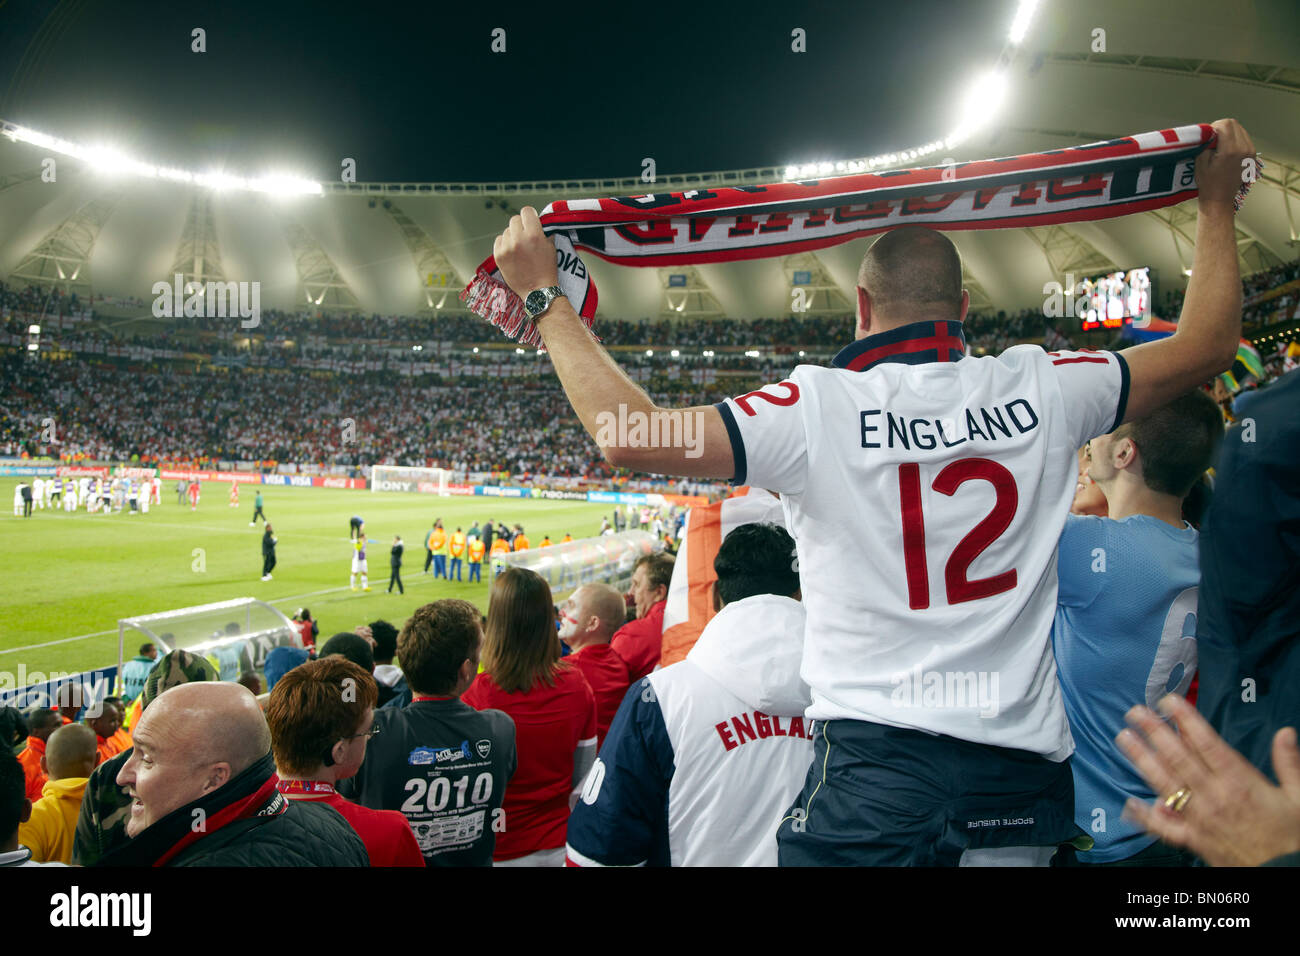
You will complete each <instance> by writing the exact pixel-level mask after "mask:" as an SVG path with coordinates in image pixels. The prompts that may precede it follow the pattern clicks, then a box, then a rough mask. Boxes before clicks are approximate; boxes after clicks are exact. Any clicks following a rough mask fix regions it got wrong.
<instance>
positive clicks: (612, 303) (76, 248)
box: [0, 0, 1300, 318]
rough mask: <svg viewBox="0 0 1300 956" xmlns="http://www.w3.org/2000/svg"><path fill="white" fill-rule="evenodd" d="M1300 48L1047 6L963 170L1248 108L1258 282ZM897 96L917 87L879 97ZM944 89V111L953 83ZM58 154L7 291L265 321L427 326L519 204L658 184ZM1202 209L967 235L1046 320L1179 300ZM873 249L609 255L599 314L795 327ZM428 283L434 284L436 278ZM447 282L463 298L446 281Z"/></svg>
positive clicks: (16, 251) (14, 157)
mask: <svg viewBox="0 0 1300 956" xmlns="http://www.w3.org/2000/svg"><path fill="white" fill-rule="evenodd" d="M1166 7H1167V8H1166ZM1101 25H1104V29H1105V31H1106V49H1107V52H1105V53H1094V52H1092V49H1091V47H1092V46H1093V45H1094V42H1095V38H1094V30H1095V28H1096V27H1098V26H1101ZM1298 36H1300V6H1297V5H1296V4H1294V3H1288V2H1278V3H1255V4H1246V5H1224V4H1221V3H1218V2H1215V0H1190V2H1181V3H1179V4H1177V5H1165V6H1162V5H1157V4H1152V3H1145V2H1139V3H1129V2H1114V3H1105V4H1098V5H1088V6H1086V7H1085V6H1084V5H1075V4H1069V5H1064V4H1062V5H1052V6H1050V7H1047V8H1044V9H1043V10H1040V11H1039V14H1038V20H1036V21H1035V22H1034V23H1033V25H1032V27H1031V29H1030V32H1029V35H1028V37H1027V38H1026V40H1025V42H1024V46H1023V47H1021V48H1019V49H1016V50H1014V51H1013V52H1012V59H1011V63H1010V67H1009V76H1010V80H1011V83H1010V88H1009V91H1008V96H1007V100H1006V102H1005V105H1004V106H1003V108H1002V109H1001V111H1000V113H999V114H998V115H997V117H996V119H995V121H994V122H993V123H992V125H991V127H990V128H989V129H988V130H987V131H984V132H981V133H980V134H978V135H976V136H974V137H972V138H970V139H968V140H966V141H965V142H963V143H961V144H960V145H958V146H956V147H955V148H953V149H951V150H946V151H945V152H946V153H949V154H950V155H953V156H954V157H955V158H956V159H958V160H966V159H978V158H985V157H991V156H1003V155H1012V154H1017V153H1023V152H1029V151H1036V150H1042V149H1050V148H1056V147H1061V146H1069V145H1076V144H1078V143H1083V142H1090V141H1096V140H1102V139H1108V138H1112V137H1115V136H1119V135H1125V134H1129V133H1137V132H1142V131H1145V130H1150V129H1159V128H1163V127H1169V126H1177V125H1183V124H1187V123H1194V122H1209V121H1212V120H1214V119H1217V118H1219V117H1224V116H1233V117H1235V118H1237V119H1238V120H1240V121H1241V122H1242V124H1243V125H1244V126H1245V128H1246V129H1247V130H1248V131H1249V132H1250V134H1251V135H1252V137H1253V138H1254V141H1255V144H1256V146H1257V147H1258V148H1259V150H1260V153H1261V155H1262V157H1263V159H1264V163H1265V169H1264V178H1263V180H1262V181H1261V182H1259V183H1258V184H1257V185H1256V186H1255V187H1254V189H1253V190H1252V192H1251V194H1250V196H1249V197H1248V199H1247V202H1246V205H1245V208H1244V210H1243V212H1242V213H1241V215H1240V216H1239V218H1238V224H1239V249H1240V253H1241V258H1242V267H1243V271H1255V270H1256V269H1259V268H1261V267H1267V266H1269V265H1272V264H1275V263H1277V262H1279V261H1288V260H1291V259H1293V258H1295V256H1296V251H1297V249H1296V237H1297V235H1300V122H1297V119H1300V52H1298V51H1300V47H1297V45H1296V43H1295V39H1296V38H1297V37H1298ZM1139 51H1140V52H1139ZM922 67H923V65H922ZM880 95H881V96H883V97H886V98H888V97H891V96H894V95H901V94H897V93H896V91H895V88H894V87H891V86H888V85H883V86H882V88H881V94H880ZM927 95H930V94H927ZM933 95H934V96H935V97H936V98H941V94H940V93H939V91H935V92H934V93H933ZM937 105H938V104H936V107H937ZM251 108H252V109H256V107H255V106H254V107H251ZM845 109H846V110H847V109H849V107H848V106H847V105H846V106H845ZM935 112H936V114H938V113H939V112H940V111H939V110H938V109H937V108H936V111H935ZM24 119H25V122H26V124H27V125H29V126H32V127H33V128H36V129H39V130H40V132H42V133H47V134H50V135H53V136H58V137H62V138H64V139H67V140H73V141H76V140H77V138H78V137H77V133H78V130H77V129H75V128H65V127H61V126H60V125H59V123H58V121H57V117H51V118H50V121H49V122H48V123H46V124H41V123H38V122H36V121H34V120H33V119H32V118H30V116H27V117H24ZM592 122H593V123H597V124H599V123H600V122H604V120H602V119H601V118H600V117H595V118H593V120H592ZM609 122H613V120H609ZM945 132H946V131H945V130H942V129H935V130H934V135H935V136H936V137H939V138H942V136H943V135H944V133H945ZM160 139H161V140H165V131H158V135H157V136H155V140H160ZM895 145H896V148H899V149H902V148H906V147H908V146H913V145H916V144H915V143H907V142H900V143H897V144H895ZM49 155H51V154H50V152H49V151H48V150H46V149H42V148H39V147H37V146H34V145H32V144H30V143H23V142H12V141H10V140H9V139H6V138H4V137H0V224H3V228H0V278H4V279H5V280H6V281H8V282H9V283H10V284H11V285H22V284H25V283H26V282H27V281H30V277H31V276H33V275H51V274H53V272H54V271H57V270H58V269H62V270H63V275H64V276H65V279H71V278H74V277H75V281H76V283H77V284H78V285H77V286H76V287H78V288H80V289H81V291H86V290H88V289H93V291H94V293H95V294H96V295H110V296H123V297H127V296H134V297H138V298H140V299H143V300H145V301H149V300H151V299H152V293H151V291H150V290H151V287H152V286H153V284H154V283H155V282H158V281H160V280H170V278H171V276H172V275H173V274H174V273H175V272H176V271H184V272H186V273H187V274H188V273H191V272H193V273H195V274H198V275H200V276H201V277H204V278H224V279H227V280H237V279H249V280H252V279H256V280H259V281H260V282H261V284H262V287H261V295H262V301H261V305H262V308H264V309H265V308H286V309H294V310H297V309H300V308H303V307H304V306H305V305H306V304H307V302H308V299H309V297H310V298H311V299H312V300H313V301H314V300H316V299H317V298H319V299H320V302H321V306H322V307H328V306H336V307H356V308H360V309H361V310H363V311H365V312H378V313H381V314H415V313H418V312H422V311H428V310H429V308H430V306H431V305H432V306H434V307H437V306H439V304H441V307H442V308H444V309H455V308H457V307H458V306H459V302H458V300H457V298H456V295H457V293H458V292H459V289H460V287H461V285H463V282H464V280H466V279H467V278H468V277H469V276H470V275H472V273H473V269H474V267H475V266H476V265H477V263H478V262H479V261H481V260H482V259H483V258H484V257H485V256H486V255H487V254H488V253H489V252H490V251H491V242H492V237H493V236H494V235H495V234H496V233H498V232H499V231H500V230H501V229H502V228H503V227H504V225H505V224H506V222H507V219H508V216H509V215H510V214H511V213H513V212H514V211H516V210H517V209H518V208H519V207H520V206H522V205H525V204H532V205H535V206H537V207H538V208H540V207H541V206H542V205H544V204H545V203H546V202H547V201H549V200H550V199H555V198H564V197H570V198H572V197H578V196H604V195H619V194H628V193H644V192H646V191H650V188H649V187H646V186H645V185H643V184H641V183H639V182H637V181H636V180H635V179H616V178H610V179H596V178H590V177H587V178H578V179H573V180H564V181H560V182H542V183H533V182H518V181H512V182H508V183H507V182H494V183H467V184H466V183H462V184H401V183H398V184H375V183H371V184H360V185H359V186H357V187H355V191H343V190H342V189H341V188H339V189H334V188H331V189H327V190H326V192H325V194H324V195H322V196H300V197H292V198H275V197H269V196H267V195H263V194H259V193H253V192H246V191H213V190H211V189H209V188H207V187H199V186H194V185H190V184H184V183H177V182H170V181H165V180H159V179H142V178H137V177H132V176H106V175H101V174H99V173H97V172H94V171H92V170H91V169H90V168H89V167H88V165H87V164H85V163H83V162H81V161H79V160H77V159H74V158H71V157H56V161H57V180H56V181H55V182H53V183H49V182H44V181H43V180H42V176H41V172H42V162H43V160H44V159H45V158H46V157H47V156H49ZM939 155H943V154H939ZM807 158H808V157H787V156H756V157H755V161H756V162H768V163H770V165H769V166H766V167H764V166H757V167H755V168H754V169H751V170H745V171H737V170H733V171H715V172H711V173H709V174H708V175H704V176H701V177H699V179H698V180H696V179H685V178H683V179H678V177H677V176H676V175H673V171H670V170H666V169H660V170H659V171H658V172H659V178H658V180H657V182H656V186H657V187H658V188H660V189H669V190H674V189H679V188H683V185H684V186H685V188H690V187H691V186H699V185H714V184H720V183H725V182H727V181H733V182H734V181H743V182H749V183H757V182H764V181H768V182H770V181H774V180H776V179H779V178H782V176H783V174H784V170H785V163H786V162H787V161H800V160H804V159H807ZM820 158H823V159H827V160H832V161H834V160H838V159H850V158H853V157H848V156H843V157H840V156H828V157H820ZM236 159H237V157H236ZM915 164H919V162H918V163H899V164H898V165H915ZM689 172H691V171H690V170H683V171H682V175H683V176H684V174H686V173H689ZM1194 218H1195V208H1194V204H1191V203H1188V204H1184V205H1183V206H1180V207H1177V208H1174V209H1170V210H1161V211H1158V212H1154V213H1146V214H1141V215H1137V216H1131V217H1128V218H1125V219H1120V220H1111V221H1106V222H1098V223H1081V224H1077V225H1071V226H1068V227H1051V228H1039V229H1017V230H1002V231H994V232H960V233H953V234H952V236H953V239H954V241H955V242H956V243H957V245H958V247H959V248H960V250H961V252H962V255H963V258H964V261H965V263H966V267H967V270H968V274H969V281H968V285H969V286H970V287H971V288H972V293H973V295H972V298H973V300H974V302H975V304H976V306H979V305H980V304H982V302H984V303H992V304H994V305H995V307H1005V308H1018V307H1038V306H1040V305H1041V303H1042V300H1043V291H1042V289H1043V284H1044V283H1045V282H1048V281H1050V280H1053V279H1055V280H1057V281H1060V280H1061V279H1062V278H1063V277H1064V274H1065V273H1066V272H1073V273H1074V274H1075V275H1076V276H1078V275H1082V274H1089V273H1099V272H1103V271H1106V270H1107V269H1108V268H1112V267H1124V268H1131V267H1135V266H1141V265H1150V266H1152V267H1153V268H1154V269H1155V270H1156V274H1157V280H1158V283H1159V287H1160V289H1161V290H1162V291H1163V290H1168V289H1171V288H1181V287H1182V286H1183V285H1184V283H1185V281H1186V279H1185V275H1184V270H1185V269H1186V268H1188V267H1190V266H1191V265H1192V254H1191V250H1192V240H1193V238H1194ZM866 242H867V241H866V240H858V241H855V242H852V243H847V244H844V245H841V246H838V247H834V248H831V249H827V250H823V251H819V252H818V253H816V261H811V260H808V259H804V260H801V261H800V262H798V263H793V262H786V263H783V262H782V260H780V259H768V260H757V261H750V262H742V263H731V264H725V265H707V266H698V267H695V268H694V270H687V269H684V268H680V267H677V268H673V269H665V270H658V269H653V268H644V269H639V268H626V267H619V266H613V265H609V264H607V263H604V262H602V261H600V260H594V257H593V260H594V261H590V262H589V265H590V267H591V271H592V273H593V275H594V276H595V278H596V281H597V284H598V285H599V287H600V290H601V296H600V303H601V310H600V314H599V315H603V316H619V317H628V318H637V317H641V316H651V317H654V316H658V315H661V314H667V313H666V312H665V310H666V308H667V307H668V304H669V302H679V301H681V297H682V293H681V291H680V290H677V289H673V290H669V291H666V290H665V286H666V276H664V275H661V272H662V273H667V272H675V273H682V272H692V271H693V275H692V277H691V280H690V286H689V287H688V290H687V291H688V292H691V293H693V294H692V296H691V298H690V301H689V303H688V305H687V308H686V309H685V312H684V313H683V314H691V313H700V314H703V313H707V312H709V311H711V310H717V311H720V312H721V313H722V314H726V315H729V316H734V317H742V318H747V317H757V316H775V315H781V314H783V313H784V314H788V311H789V307H790V288H791V284H790V283H791V279H790V275H789V271H790V270H791V269H793V268H811V269H812V270H813V271H814V274H815V276H816V277H820V281H821V282H822V284H824V285H825V287H826V288H825V290H824V292H823V295H822V296H821V298H820V299H818V300H817V302H818V305H819V307H820V308H821V309H822V310H824V311H828V312H830V311H834V312H837V313H838V312H843V311H848V310H849V309H850V308H851V305H850V304H849V303H851V301H852V290H853V286H854V284H855V276H856V271H857V265H858V261H859V259H860V257H861V254H862V250H863V249H864V248H865V245H866ZM196 260H198V261H199V262H200V263H201V264H199V265H197V266H196ZM178 264H180V265H178ZM186 264H187V265H186ZM783 265H784V266H785V268H783ZM431 273H432V274H433V275H434V276H435V286H434V288H433V289H432V290H430V289H428V288H425V286H424V284H423V283H424V279H423V278H422V277H427V276H428V275H429V274H431ZM442 281H445V282H446V283H447V285H446V286H445V287H443V286H440V285H437V284H436V283H439V282H442ZM818 281H819V279H818V278H815V280H814V284H817V283H818ZM444 290H445V293H446V294H445V295H444ZM835 290H838V296H837V295H836V292H835ZM666 296H674V298H672V299H668V298H666ZM598 317H599V316H598Z"/></svg>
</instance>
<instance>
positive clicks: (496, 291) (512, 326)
mask: <svg viewBox="0 0 1300 956" xmlns="http://www.w3.org/2000/svg"><path fill="white" fill-rule="evenodd" d="M460 300H461V301H462V302H464V303H465V307H466V308H468V309H469V310H470V311H471V312H473V313H474V314H475V315H477V316H479V317H480V318H482V319H483V320H484V321H486V322H487V323H488V324H489V325H492V326H495V327H496V328H498V329H500V330H501V332H502V333H503V334H504V335H505V336H506V338H510V339H514V340H515V341H517V342H518V343H519V344H520V345H526V346H532V347H533V348H536V349H541V350H542V351H543V352H545V351H546V346H545V345H543V344H542V333H541V330H540V329H538V328H537V324H536V323H535V322H534V321H533V320H532V319H530V318H529V317H528V310H526V309H525V308H524V300H523V299H521V298H519V296H517V295H515V294H514V292H512V291H511V289H510V287H509V286H508V285H506V284H505V283H504V282H502V281H501V280H500V279H499V278H497V273H496V272H489V271H487V270H486V269H480V270H479V271H478V272H476V273H475V274H474V278H473V279H471V280H470V283H469V285H468V286H466V287H465V290H464V291H463V292H461V294H460ZM579 318H581V319H582V323H583V325H585V326H586V327H587V330H588V331H589V332H591V335H592V338H594V339H595V340H596V341H597V342H599V341H600V340H601V339H600V336H599V335H597V334H596V333H595V330H594V329H592V322H593V321H594V316H586V315H581V314H580V315H579Z"/></svg>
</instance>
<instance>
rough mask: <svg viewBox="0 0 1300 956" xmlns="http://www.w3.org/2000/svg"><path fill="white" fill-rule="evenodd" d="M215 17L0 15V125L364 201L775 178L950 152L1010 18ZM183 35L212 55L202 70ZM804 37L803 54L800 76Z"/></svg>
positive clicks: (187, 13)
mask: <svg viewBox="0 0 1300 956" xmlns="http://www.w3.org/2000/svg"><path fill="white" fill-rule="evenodd" d="M212 6H213V7H219V10H217V11H215V12H204V10H205V8H206V7H207V5H204V4H167V5H162V4H146V3H134V2H129V0H116V2H113V0H64V2H61V3H56V2H52V0H26V2H24V0H8V2H5V0H0V117H3V118H4V119H7V120H11V121H14V122H18V123H22V124H25V125H28V126H31V127H33V128H35V129H38V130H41V131H42V132H48V133H52V134H55V135H59V136H62V137H64V138H67V139H73V140H76V141H79V142H88V143H97V142H110V143H112V144H113V145H115V146H117V147H119V148H121V149H123V150H124V151H126V152H128V153H129V154H131V155H133V156H136V157H138V158H142V159H147V160H149V161H152V162H155V163H158V164H160V165H173V166H182V167H185V168H189V169H196V170H200V171H202V170H207V169H210V168H214V167H219V166H221V165H222V164H223V163H224V164H226V169H227V171H228V172H231V173H235V174H240V175H252V174H259V173H264V172H268V171H271V170H273V169H274V170H276V171H284V172H291V173H295V174H298V175H303V176H308V177H310V178H313V179H319V180H325V179H336V178H337V177H338V175H339V168H340V167H339V162H340V160H341V159H342V158H343V157H352V158H354V159H356V161H357V179H358V180H360V181H364V182H380V181H414V182H429V181H463V180H469V181H484V180H496V179H533V178H537V179H542V178H565V177H577V176H637V175H639V174H640V172H641V161H642V159H643V158H644V157H653V158H654V160H655V162H656V164H657V171H658V172H659V173H660V174H665V173H674V172H692V171H707V170H720V169H734V168H743V167H749V166H759V165H767V164H777V165H782V166H783V165H785V164H787V163H790V162H807V161H813V160H824V159H840V158H849V157H854V156H864V155H872V154H875V153H879V152H885V151H889V150H894V149H900V148H906V147H909V146H916V145H920V144H921V143H923V142H927V141H929V140H931V139H934V138H936V137H938V136H942V135H944V134H946V133H947V132H948V131H949V130H950V129H951V128H952V126H953V125H954V124H955V122H956V119H957V115H956V114H957V107H958V99H959V94H960V91H961V89H962V87H963V84H965V83H966V82H967V81H968V80H969V79H970V77H972V76H973V75H975V74H976V73H978V72H980V71H981V70H983V69H986V68H988V67H990V66H991V65H992V64H993V62H994V60H995V58H996V57H997V54H998V52H999V50H1000V49H1001V48H1002V45H1003V42H1004V40H1005V37H1006V32H1007V28H1008V26H1009V24H1010V21H1011V17H1012V15H1013V14H1014V12H1015V0H970V2H949V3H939V2H931V0H920V2H916V0H908V2H905V3H900V2H897V0H895V2H891V3H874V2H865V0H864V2H800V3H794V2H785V3H775V2H765V0H756V2H743V3H704V2H697V3H656V4H642V3H625V2H617V3H615V2H606V3H603V4H600V3H591V4H587V3H577V2H564V3H559V2H534V3H528V4H508V3H502V4H488V3H483V2H457V3H440V2H430V3H421V4H418V5H411V6H410V7H409V8H408V7H407V6H406V5H393V6H392V7H391V8H388V9H386V8H385V5H383V4H377V3H376V4H365V3H358V2H352V3H332V2H318V3H301V4H300V3H275V2H261V3H257V2H251V3H246V2H223V3H221V4H219V5H218V4H213V5H212ZM178 7H182V8H183V9H178ZM195 27H202V28H204V29H205V30H206V32H207V37H206V40H207V52H206V53H201V54H200V53H193V52H191V49H190V45H191V36H190V32H191V30H192V29H193V28H195ZM496 27H501V28H503V29H505V31H506V52H505V53H504V54H496V53H493V52H492V51H491V48H490V47H491V43H492V35H491V34H492V31H493V29H494V28H496ZM795 27H800V28H802V29H804V30H805V31H806V34H807V52H806V53H793V52H791V42H792V41H791V31H792V30H793V29H794V28H795ZM944 103H947V104H949V108H948V109H946V110H943V109H938V108H937V107H936V104H944ZM916 104H925V105H926V107H927V109H926V110H925V111H920V110H917V109H915V108H914V107H915V106H916Z"/></svg>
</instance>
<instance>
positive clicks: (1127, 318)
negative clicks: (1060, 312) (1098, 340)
mask: <svg viewBox="0 0 1300 956" xmlns="http://www.w3.org/2000/svg"><path fill="white" fill-rule="evenodd" d="M1153 298H1154V290H1153V289H1152V283H1151V267H1150V266H1142V267H1141V268H1138V269H1129V270H1128V271H1127V272H1124V271H1122V270H1120V271H1116V272H1108V273H1104V274H1103V275H1099V276H1092V277H1088V276H1085V277H1084V278H1082V279H1080V280H1079V281H1078V282H1077V283H1076V284H1075V286H1074V309H1075V313H1074V314H1075V315H1076V316H1078V317H1079V319H1080V321H1081V322H1082V325H1083V331H1085V332H1091V331H1092V330H1093V329H1118V328H1122V327H1123V326H1125V325H1131V324H1133V323H1134V322H1136V323H1137V325H1138V326H1142V325H1144V324H1145V323H1146V322H1148V321H1149V320H1150V318H1151V300H1152V299H1153Z"/></svg>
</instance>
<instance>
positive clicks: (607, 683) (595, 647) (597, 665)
mask: <svg viewBox="0 0 1300 956" xmlns="http://www.w3.org/2000/svg"><path fill="white" fill-rule="evenodd" d="M626 618H627V605H626V603H625V602H624V600H623V595H621V594H619V593H618V591H616V590H615V589H614V588H612V587H610V586H609V585H608V584H584V585H583V586H582V587H580V588H578V590H576V591H574V592H573V594H571V595H570V596H569V599H568V600H567V601H565V602H564V604H562V605H561V606H560V640H562V641H564V643H565V644H568V645H569V649H570V650H571V651H573V653H572V654H570V655H569V662H570V663H572V664H573V665H574V666H575V667H577V668H578V670H580V671H582V676H584V677H585V678H587V683H588V684H590V685H591V689H592V691H594V692H595V694H596V746H597V747H599V746H600V744H601V742H603V741H604V739H605V732H606V731H608V730H609V725H610V723H611V721H613V719H614V715H615V714H616V713H618V705H619V704H621V703H622V702H623V695H624V694H626V693H627V688H628V685H629V684H630V683H631V682H632V678H631V676H630V675H629V673H628V668H627V663H626V662H625V661H624V660H623V658H622V657H620V656H619V654H618V652H617V651H615V650H614V648H613V647H611V646H610V643H609V642H610V639H611V638H612V637H613V636H614V632H615V631H617V630H618V629H619V628H620V627H622V626H623V624H624V622H625V620H626Z"/></svg>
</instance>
